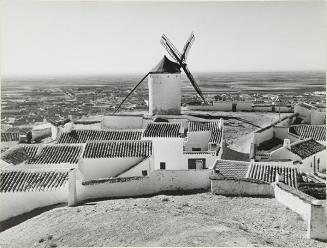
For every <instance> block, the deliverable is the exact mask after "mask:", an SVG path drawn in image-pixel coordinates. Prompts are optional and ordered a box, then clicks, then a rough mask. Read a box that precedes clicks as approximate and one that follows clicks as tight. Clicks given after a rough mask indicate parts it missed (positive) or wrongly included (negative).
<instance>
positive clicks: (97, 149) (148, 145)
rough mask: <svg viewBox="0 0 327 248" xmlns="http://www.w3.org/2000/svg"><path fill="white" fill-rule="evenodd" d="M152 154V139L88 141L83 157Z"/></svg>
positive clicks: (118, 156) (145, 155) (141, 155)
mask: <svg viewBox="0 0 327 248" xmlns="http://www.w3.org/2000/svg"><path fill="white" fill-rule="evenodd" d="M151 155H152V142H151V141H102V142H89V143H87V144H86V146H85V150H84V153H83V158H124V157H148V156H151Z"/></svg>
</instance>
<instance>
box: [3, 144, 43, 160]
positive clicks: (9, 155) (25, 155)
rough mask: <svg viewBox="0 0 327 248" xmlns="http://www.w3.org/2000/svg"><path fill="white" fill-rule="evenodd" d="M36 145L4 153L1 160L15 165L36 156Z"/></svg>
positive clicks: (19, 147) (16, 148) (18, 147)
mask: <svg viewBox="0 0 327 248" xmlns="http://www.w3.org/2000/svg"><path fill="white" fill-rule="evenodd" d="M38 148H39V146H38V145H24V146H17V147H14V148H12V149H9V150H8V151H6V152H4V153H3V155H2V156H1V159H2V160H4V161H5V162H7V163H9V164H13V165H17V164H20V163H23V162H24V161H27V160H29V159H32V158H34V157H35V156H36V153H37V150H38Z"/></svg>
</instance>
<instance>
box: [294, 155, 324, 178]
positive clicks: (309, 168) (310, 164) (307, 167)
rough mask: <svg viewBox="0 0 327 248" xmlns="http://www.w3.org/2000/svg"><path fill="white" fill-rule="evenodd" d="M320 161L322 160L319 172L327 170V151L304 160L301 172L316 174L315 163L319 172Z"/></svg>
mask: <svg viewBox="0 0 327 248" xmlns="http://www.w3.org/2000/svg"><path fill="white" fill-rule="evenodd" d="M318 159H319V160H320V163H319V172H321V171H322V170H323V169H326V150H323V151H321V152H318V153H316V154H315V155H312V156H310V157H308V158H305V159H303V160H302V163H303V164H300V165H299V169H300V171H303V172H307V173H313V172H314V161H315V163H316V170H318Z"/></svg>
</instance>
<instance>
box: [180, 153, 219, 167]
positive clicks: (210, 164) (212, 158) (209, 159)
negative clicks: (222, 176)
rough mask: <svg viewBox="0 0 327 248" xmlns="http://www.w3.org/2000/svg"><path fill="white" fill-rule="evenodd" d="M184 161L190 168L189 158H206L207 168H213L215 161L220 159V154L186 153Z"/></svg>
mask: <svg viewBox="0 0 327 248" xmlns="http://www.w3.org/2000/svg"><path fill="white" fill-rule="evenodd" d="M183 157H184V163H185V167H186V168H188V160H189V159H201V158H204V159H205V160H206V168H208V169H212V168H213V166H214V164H215V161H216V160H217V159H218V156H213V155H211V154H207V153H196V152H194V153H184V155H183Z"/></svg>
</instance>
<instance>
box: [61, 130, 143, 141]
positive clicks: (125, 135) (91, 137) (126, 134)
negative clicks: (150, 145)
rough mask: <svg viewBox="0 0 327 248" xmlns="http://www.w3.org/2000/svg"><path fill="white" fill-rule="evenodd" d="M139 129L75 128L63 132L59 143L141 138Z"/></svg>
mask: <svg viewBox="0 0 327 248" xmlns="http://www.w3.org/2000/svg"><path fill="white" fill-rule="evenodd" d="M141 137H142V131H139V130H73V131H72V132H70V133H61V134H60V137H59V139H58V143H86V142H87V141H96V140H140V139H141Z"/></svg>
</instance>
